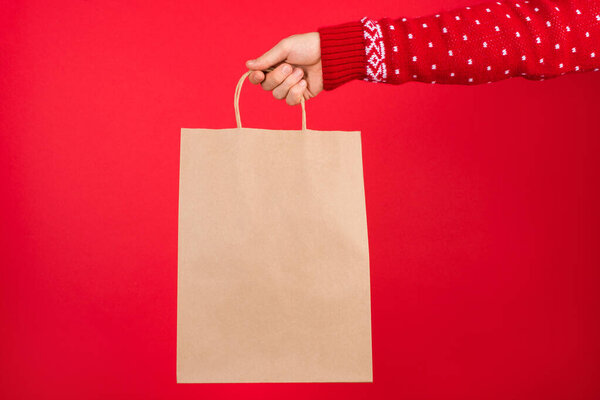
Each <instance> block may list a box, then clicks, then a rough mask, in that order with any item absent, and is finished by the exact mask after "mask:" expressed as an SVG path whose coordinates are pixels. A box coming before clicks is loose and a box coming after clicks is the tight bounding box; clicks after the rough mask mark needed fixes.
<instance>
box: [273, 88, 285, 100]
mask: <svg viewBox="0 0 600 400" xmlns="http://www.w3.org/2000/svg"><path fill="white" fill-rule="evenodd" d="M273 97H275V98H276V99H277V100H281V99H283V98H284V97H285V96H284V95H283V94H282V93H281V91H279V90H273Z"/></svg>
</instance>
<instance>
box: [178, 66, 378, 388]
mask: <svg viewBox="0 0 600 400" xmlns="http://www.w3.org/2000/svg"><path fill="white" fill-rule="evenodd" d="M247 75H248V73H246V74H244V76H243V77H242V78H241V79H240V81H239V82H238V85H237V87H236V90H235V96H234V109H235V116H236V121H237V128H234V129H187V128H184V129H182V130H181V164H180V189H179V190H180V191H179V248H178V268H179V269H178V297H177V381H178V382H180V383H194V382H198V383H201V382H371V381H372V362H371V311H370V285H369V248H368V242H367V220H366V210H365V194H364V185H363V170H362V154H361V137H360V132H342V131H328V132H320V131H315V130H311V129H307V128H306V113H305V108H304V102H302V116H303V118H302V130H299V131H284V130H281V131H280V130H267V129H254V128H243V127H242V124H241V118H240V113H239V94H240V91H241V87H242V83H243V82H244V80H245V78H246V77H247Z"/></svg>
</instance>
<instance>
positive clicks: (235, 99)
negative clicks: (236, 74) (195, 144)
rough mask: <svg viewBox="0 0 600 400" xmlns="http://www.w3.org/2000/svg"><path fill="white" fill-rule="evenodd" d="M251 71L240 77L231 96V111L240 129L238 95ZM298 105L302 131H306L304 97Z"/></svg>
mask: <svg viewBox="0 0 600 400" xmlns="http://www.w3.org/2000/svg"><path fill="white" fill-rule="evenodd" d="M250 72H251V71H247V72H245V73H244V75H242V77H241V78H240V80H239V81H238V83H237V86H236V87H235V93H234V96H233V109H234V111H235V122H236V124H237V127H238V128H241V127H242V118H241V117H240V93H241V92H242V85H243V83H244V81H245V80H246V78H247V77H248V75H250ZM300 105H301V106H302V130H303V131H305V130H306V106H305V105H304V97H302V98H301V99H300Z"/></svg>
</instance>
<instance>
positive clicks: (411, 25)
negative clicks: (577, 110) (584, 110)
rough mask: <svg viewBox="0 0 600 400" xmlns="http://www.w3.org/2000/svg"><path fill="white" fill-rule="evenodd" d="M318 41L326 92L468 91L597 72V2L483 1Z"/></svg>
mask: <svg viewBox="0 0 600 400" xmlns="http://www.w3.org/2000/svg"><path fill="white" fill-rule="evenodd" d="M319 34H320V37H321V61H322V64H323V79H324V87H325V90H331V89H334V88H336V87H338V86H340V85H342V84H344V83H346V82H348V81H350V80H353V79H363V80H366V81H369V82H386V83H391V84H401V83H404V82H409V81H418V82H426V83H444V84H467V85H469V84H480V83H490V82H494V81H499V80H502V79H507V78H511V77H516V76H522V77H525V78H528V79H535V80H543V79H547V78H553V77H556V76H560V75H564V74H566V73H568V72H585V71H592V70H593V71H598V70H599V68H600V0H557V1H551V0H516V1H515V0H504V1H496V2H487V3H483V4H480V5H476V6H471V7H464V8H460V9H456V10H453V11H446V12H440V13H438V14H435V15H430V16H425V17H419V18H399V19H390V18H384V19H380V20H373V19H370V18H367V17H365V18H363V19H361V20H360V21H355V22H350V23H346V24H342V25H335V26H329V27H323V28H320V29H319Z"/></svg>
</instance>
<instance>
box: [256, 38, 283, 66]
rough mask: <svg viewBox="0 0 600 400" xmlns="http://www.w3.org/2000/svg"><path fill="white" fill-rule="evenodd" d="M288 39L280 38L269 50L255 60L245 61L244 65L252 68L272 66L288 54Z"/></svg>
mask: <svg viewBox="0 0 600 400" xmlns="http://www.w3.org/2000/svg"><path fill="white" fill-rule="evenodd" d="M288 52H289V49H288V41H287V39H283V40H281V41H280V42H279V43H277V44H276V45H275V46H274V47H273V48H272V49H271V50H269V51H267V52H266V53H265V54H263V55H262V56H260V57H258V58H257V59H256V60H248V61H246V67H248V68H249V69H252V70H261V69H267V68H269V67H272V66H273V65H275V64H277V63H279V62H281V61H283V60H285V59H286V57H287V55H288Z"/></svg>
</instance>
